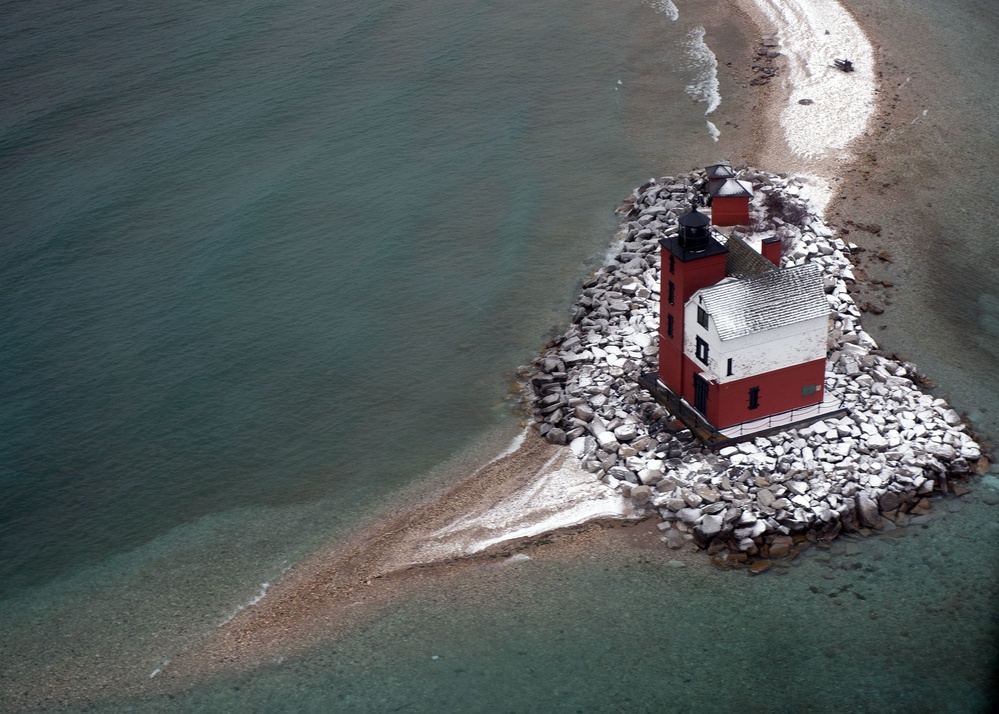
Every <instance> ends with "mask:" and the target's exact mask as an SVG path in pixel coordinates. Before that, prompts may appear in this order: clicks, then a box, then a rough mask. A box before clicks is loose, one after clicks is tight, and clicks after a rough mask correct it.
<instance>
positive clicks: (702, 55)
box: [684, 27, 721, 141]
mask: <svg viewBox="0 0 999 714" xmlns="http://www.w3.org/2000/svg"><path fill="white" fill-rule="evenodd" d="M706 34H707V31H706V30H705V29H704V28H703V27H695V28H694V29H693V30H691V31H690V33H688V35H687V37H686V38H685V40H684V47H685V48H686V57H687V66H688V67H689V68H690V69H692V70H694V71H695V72H696V77H695V79H694V81H693V82H692V83H691V84H688V85H687V87H686V92H687V94H689V95H690V96H691V97H693V98H694V100H695V101H697V102H707V105H708V106H707V109H705V110H704V115H705V116H707V115H708V114H711V113H712V112H713V111H714V110H715V109H717V108H718V107H719V105H720V104H721V93H720V92H719V89H718V87H719V85H718V58H717V57H715V53H714V52H712V51H711V48H710V47H708V44H707V43H706V42H705V41H704V36H705V35H706ZM705 121H706V123H707V127H708V132H709V133H710V135H711V138H712V139H714V140H715V141H718V137H719V136H720V135H721V132H719V131H718V127H716V126H715V125H714V124H712V123H711V122H710V121H707V120H705Z"/></svg>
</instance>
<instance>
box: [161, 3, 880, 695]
mask: <svg viewBox="0 0 999 714" xmlns="http://www.w3.org/2000/svg"><path fill="white" fill-rule="evenodd" d="M728 10H729V11H730V12H734V13H737V14H738V16H739V17H741V18H747V17H748V18H752V20H753V22H754V23H756V27H757V29H756V30H754V31H753V32H751V33H747V37H746V41H745V42H743V43H734V44H732V45H728V44H726V45H725V47H729V48H731V47H735V48H736V53H735V54H733V55H726V52H725V48H724V47H721V48H716V47H713V49H714V50H715V52H716V55H717V56H718V59H719V67H720V75H721V76H720V81H721V82H722V83H723V87H724V84H725V83H735V84H738V85H740V86H741V87H743V88H744V90H745V91H746V96H747V101H749V102H751V103H752V105H753V106H755V107H756V108H765V112H764V113H763V114H762V115H760V114H759V112H758V111H757V112H755V113H754V114H753V115H752V116H753V120H752V125H753V129H752V131H743V132H738V131H737V130H735V131H727V132H724V133H725V134H728V136H726V139H727V141H726V146H727V147H729V149H730V150H731V147H735V148H736V149H737V150H738V152H739V153H737V154H736V155H735V156H734V157H732V160H733V161H734V162H735V163H749V164H753V165H758V166H761V167H764V168H767V169H771V170H783V171H794V170H798V171H802V170H804V169H808V170H809V173H813V174H819V175H822V174H825V177H826V178H827V179H828V180H830V181H833V180H834V179H835V178H836V177H835V175H834V174H833V172H832V171H831V169H834V168H835V169H836V170H839V169H840V168H841V167H842V162H843V161H844V160H845V159H846V157H847V156H849V155H850V154H847V153H844V150H843V148H842V146H839V145H837V146H833V147H830V149H829V150H828V151H825V152H822V151H819V149H820V148H821V147H815V148H814V150H813V151H812V152H811V154H810V155H808V156H804V155H802V154H801V153H800V151H799V153H795V151H794V149H793V147H792V145H794V139H795V137H793V136H791V135H789V134H788V133H786V132H781V131H775V130H774V129H775V128H777V127H780V126H781V122H782V117H783V116H784V115H785V113H786V112H787V110H788V106H789V103H790V102H791V101H792V97H793V91H794V89H795V88H794V86H793V85H791V84H790V83H788V82H785V81H784V79H785V78H786V77H785V75H787V74H788V73H789V70H788V65H789V61H787V58H776V63H775V64H776V65H777V66H778V68H779V70H778V75H777V77H775V78H774V79H773V80H771V81H770V82H769V83H766V84H762V85H761V84H757V85H751V84H750V82H751V80H752V79H753V77H754V76H756V73H754V72H753V71H752V69H751V67H752V63H754V62H758V61H759V57H758V56H757V55H756V51H757V49H758V48H759V44H758V43H759V41H760V40H762V39H763V38H764V37H769V36H772V35H774V33H775V31H776V30H777V29H778V28H777V27H776V26H775V25H774V23H773V21H772V19H771V18H768V17H767V16H766V15H765V14H764V13H762V12H761V10H760V7H759V6H758V5H757V4H756V3H755V2H752V1H751V0H742V1H741V2H740V3H738V4H737V5H729V7H728ZM813 31H814V28H813ZM710 32H711V29H710V28H709V36H708V41H709V43H710V41H711V36H710ZM797 32H798V34H797V35H796V37H797V38H798V40H799V41H804V38H806V37H807V32H804V30H803V29H802V28H801V27H798V28H797ZM798 61H800V59H799V60H798ZM834 79H836V80H838V79H839V78H838V77H834ZM857 80H858V81H866V80H864V78H863V77H860V76H858V77H857ZM723 106H724V105H723ZM719 113H720V114H721V112H719ZM732 134H734V135H735V136H732ZM740 137H741V138H740ZM822 140H823V141H824V140H828V136H825V137H823V138H822ZM847 143H849V142H847ZM796 146H797V147H798V148H799V150H800V148H801V146H802V143H801V141H800V137H799V140H798V142H797V144H796ZM851 148H852V147H851ZM775 164H776V169H774V165H775ZM820 172H821V173H820ZM574 464H575V459H574V457H573V456H572V454H571V452H569V450H568V449H567V448H564V447H563V448H560V447H554V446H551V445H549V444H547V443H545V442H544V441H543V440H542V439H540V438H539V437H537V436H536V434H535V433H533V432H532V433H531V434H529V435H528V436H527V438H526V440H525V442H524V444H523V445H522V446H521V447H520V448H519V449H517V450H516V451H515V452H514V453H512V454H510V455H508V456H505V457H503V458H501V459H499V460H497V461H495V462H493V463H490V464H487V465H486V466H484V467H483V468H482V469H480V470H479V471H477V472H476V473H474V474H472V475H471V476H469V477H468V478H466V479H464V480H462V481H460V482H459V483H458V484H457V485H455V486H453V487H452V488H450V489H449V490H447V491H446V492H445V493H443V494H442V495H440V496H438V497H436V498H434V499H432V500H430V501H428V502H426V503H422V504H419V505H416V506H414V507H412V508H409V509H401V510H400V512H398V513H396V514H394V515H392V516H390V517H388V518H384V519H383V520H382V521H381V522H380V523H378V524H376V525H374V526H372V527H369V528H367V529H364V530H363V531H361V532H359V533H357V534H356V535H355V536H354V537H353V538H352V539H351V540H350V541H349V542H348V543H346V544H344V545H341V546H337V547H336V548H335V549H333V550H332V551H330V552H326V553H319V554H317V555H315V556H313V557H312V558H309V559H308V560H306V561H304V562H302V563H300V564H299V565H297V566H295V567H294V568H293V569H292V570H291V571H290V572H289V573H288V574H287V575H286V576H285V577H284V578H282V579H281V581H280V582H278V583H277V584H276V585H274V586H273V587H272V588H271V589H270V591H269V592H268V593H267V595H266V597H264V598H263V599H262V600H261V601H260V602H259V603H257V604H255V605H253V606H252V607H249V608H247V609H246V610H245V611H243V612H241V613H239V614H237V615H236V616H235V617H234V618H233V619H232V621H231V622H229V623H228V624H226V625H225V626H223V627H222V628H220V629H219V630H218V631H217V632H216V633H213V634H212V635H210V636H209V637H208V638H207V639H206V640H205V641H204V642H202V643H200V644H199V645H198V646H197V647H195V648H193V649H191V650H190V651H188V652H184V653H181V654H179V655H178V656H177V657H176V658H175V659H174V660H173V662H172V663H171V664H170V666H169V667H167V668H166V669H165V670H164V672H162V673H161V674H160V675H159V676H158V677H157V678H156V680H154V682H151V683H150V685H151V686H155V687H157V688H158V687H164V686H165V687H171V686H184V684H183V683H184V682H185V681H188V680H189V678H192V677H193V678H198V677H203V676H206V675H210V674H212V673H216V672H220V671H224V670H228V669H230V668H234V667H235V668H242V667H252V666H254V665H258V664H261V663H264V662H270V661H274V659H275V658H276V657H281V656H287V655H289V654H293V653H295V652H298V651H302V650H303V649H307V648H309V647H311V646H313V645H315V644H317V643H320V642H324V641H328V640H329V639H330V638H331V637H337V636H341V635H343V634H345V633H346V632H348V631H350V630H351V629H352V628H354V627H357V626H359V625H361V624H362V623H363V622H365V621H367V620H368V618H371V617H374V616H376V615H377V613H378V612H379V611H380V610H381V608H382V607H384V606H385V605H387V604H388V603H390V602H392V601H393V600H394V599H396V598H399V597H405V596H407V595H412V594H414V593H416V592H418V591H420V590H424V589H426V588H430V587H440V586H442V585H444V584H445V583H446V582H449V581H453V580H454V579H455V578H458V577H460V575H461V573H462V572H463V571H464V570H466V569H468V568H479V567H483V566H484V565H492V564H494V563H496V562H503V561H505V560H507V559H509V558H511V557H512V558H514V559H516V558H517V557H523V556H525V555H526V556H527V557H545V558H572V557H573V556H574V554H578V553H579V552H580V551H581V550H583V549H585V550H586V551H587V552H588V553H593V552H594V551H599V552H608V551H614V552H625V551H631V550H633V549H634V548H636V547H639V548H640V547H648V545H649V544H653V543H654V544H656V545H660V544H659V540H658V536H659V534H658V531H657V530H656V529H655V526H654V525H653V524H652V523H651V521H650V522H646V523H645V524H644V525H642V526H639V527H637V528H627V529H622V528H620V527H618V526H620V525H621V524H622V523H626V524H628V523H631V522H634V521H636V520H639V519H640V517H638V516H636V515H635V514H633V513H626V512H624V511H621V512H620V513H617V514H615V513H614V511H615V509H622V508H624V507H625V506H626V505H627V504H623V503H622V502H621V501H622V499H620V497H619V496H617V495H616V494H614V493H613V492H609V489H606V491H607V493H600V492H598V491H594V492H592V493H590V494H589V496H590V497H592V498H591V500H590V505H593V504H597V503H600V502H601V500H602V499H604V500H605V503H606V512H600V508H596V509H594V510H593V515H591V516H590V517H585V514H586V513H587V508H586V507H583V508H581V509H580V508H576V510H575V511H573V510H572V509H573V508H575V507H577V506H579V504H578V503H574V502H570V503H568V504H567V503H566V499H565V498H564V497H563V499H562V504H561V506H560V503H559V498H558V492H559V487H561V488H562V489H563V492H566V493H568V492H570V491H566V490H565V489H566V487H567V486H568V487H569V488H571V487H572V483H573V481H572V477H573V475H572V473H571V472H572V469H573V468H575V470H576V471H577V472H578V473H576V474H575V475H574V477H575V478H576V479H577V480H576V481H575V483H577V484H580V488H582V486H581V484H583V483H584V481H585V480H587V479H589V480H591V481H592V482H593V484H594V486H595V487H599V488H603V487H602V485H601V484H598V483H597V482H596V480H595V479H593V477H592V475H590V474H586V473H585V472H579V469H578V466H574ZM563 468H564V469H568V472H567V473H569V474H570V476H569V478H568V480H565V481H564V482H560V483H557V484H555V486H556V487H555V488H552V489H550V490H548V491H545V489H544V488H541V487H539V482H540V481H543V480H544V479H545V478H548V477H550V476H551V475H552V474H553V473H557V472H559V470H560V469H563ZM539 488H540V491H539ZM577 495H578V492H577ZM569 500H570V501H571V500H572V499H569ZM583 500H586V499H585V498H584V499H583ZM566 505H568V506H569V508H568V509H566V508H565V506H566ZM489 514H493V517H489ZM497 514H498V515H499V516H501V517H500V518H497V517H496V515H497ZM581 514H582V515H581ZM504 519H507V520H508V522H506V523H504V522H503V521H504ZM581 520H582V521H585V524H583V523H581V522H580V521H581ZM623 532H627V536H622V535H621V533H623ZM525 533H526V535H524V534H525ZM660 547H661V546H660ZM671 553H672V555H673V556H674V557H682V558H684V559H689V561H690V563H691V564H692V565H695V566H699V567H709V566H708V565H707V559H706V558H704V557H703V556H702V555H700V554H698V553H695V552H693V549H692V548H691V549H683V550H682V551H672V552H671Z"/></svg>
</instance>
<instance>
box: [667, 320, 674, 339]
mask: <svg viewBox="0 0 999 714" xmlns="http://www.w3.org/2000/svg"><path fill="white" fill-rule="evenodd" d="M666 336H667V337H672V336H673V316H672V315H667V316H666Z"/></svg>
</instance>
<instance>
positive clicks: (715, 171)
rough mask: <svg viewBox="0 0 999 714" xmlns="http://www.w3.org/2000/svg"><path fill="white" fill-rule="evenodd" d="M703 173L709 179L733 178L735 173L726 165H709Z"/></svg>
mask: <svg viewBox="0 0 999 714" xmlns="http://www.w3.org/2000/svg"><path fill="white" fill-rule="evenodd" d="M704 171H705V172H706V173H707V175H708V178H709V179H724V178H735V171H733V170H732V167H731V166H729V165H728V164H711V166H708V167H707V168H706V169H704Z"/></svg>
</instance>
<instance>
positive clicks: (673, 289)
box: [667, 280, 676, 305]
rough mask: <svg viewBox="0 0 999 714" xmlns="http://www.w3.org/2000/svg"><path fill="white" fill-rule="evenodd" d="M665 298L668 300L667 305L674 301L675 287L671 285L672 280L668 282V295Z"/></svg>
mask: <svg viewBox="0 0 999 714" xmlns="http://www.w3.org/2000/svg"><path fill="white" fill-rule="evenodd" d="M667 297H668V299H669V304H670V305H672V304H673V301H674V300H675V299H676V285H674V284H673V281H672V280H670V281H669V295H668V296H667Z"/></svg>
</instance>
